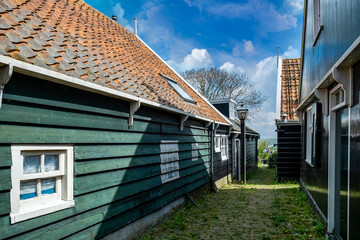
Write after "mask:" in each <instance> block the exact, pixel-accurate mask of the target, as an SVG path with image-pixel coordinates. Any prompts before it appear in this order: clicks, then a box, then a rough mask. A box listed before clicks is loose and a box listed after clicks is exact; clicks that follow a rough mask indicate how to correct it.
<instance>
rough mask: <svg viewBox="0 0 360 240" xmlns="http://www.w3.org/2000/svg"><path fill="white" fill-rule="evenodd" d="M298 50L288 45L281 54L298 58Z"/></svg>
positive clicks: (284, 56)
mask: <svg viewBox="0 0 360 240" xmlns="http://www.w3.org/2000/svg"><path fill="white" fill-rule="evenodd" d="M300 55H301V53H300V50H299V49H296V48H293V47H292V46H289V47H288V49H287V50H286V51H285V52H284V53H283V54H282V55H281V57H282V58H300Z"/></svg>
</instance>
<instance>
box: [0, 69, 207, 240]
mask: <svg viewBox="0 0 360 240" xmlns="http://www.w3.org/2000/svg"><path fill="white" fill-rule="evenodd" d="M128 114H129V103H128V102H125V101H121V100H116V99H112V98H108V97H105V96H101V95H97V94H93V93H89V92H85V91H81V90H77V89H73V88H70V87H65V86H61V85H57V84H54V83H51V82H47V81H42V80H38V79H35V78H31V77H27V76H23V75H19V74H14V75H13V77H12V80H11V81H10V82H9V83H8V85H7V86H6V88H5V92H4V99H3V105H2V108H1V109H0V176H1V178H0V239H6V238H14V239H27V238H35V239H59V238H74V239H92V238H100V237H102V236H104V235H106V234H109V233H111V232H113V231H115V230H116V229H119V228H121V227H123V226H125V225H126V224H128V223H131V222H133V221H135V220H137V219H139V218H141V217H143V216H145V215H147V214H150V213H152V212H154V211H156V210H158V209H160V208H162V207H163V206H164V205H165V204H168V203H170V202H172V201H174V200H175V199H177V198H179V197H181V196H183V195H184V194H185V193H187V192H191V191H193V190H195V189H197V188H198V187H200V186H203V185H204V184H206V183H208V182H209V165H210V163H209V160H210V155H209V153H210V135H209V132H208V131H207V130H205V129H204V123H203V122H199V121H195V120H191V119H190V120H188V121H186V123H185V127H184V130H183V131H182V132H180V130H179V123H180V117H179V116H178V115H174V114H171V113H168V112H161V111H158V110H154V109H150V108H147V107H145V106H142V107H141V108H140V109H139V110H138V111H137V112H136V115H135V119H134V125H133V126H132V127H131V128H130V129H129V128H128ZM161 140H178V141H179V159H180V160H179V165H180V170H179V173H180V178H178V179H176V180H174V181H170V182H168V183H165V184H162V182H161V169H160V161H161V160H160V155H159V154H160V142H161ZM14 143H18V144H73V145H74V155H75V157H74V200H75V207H73V208H69V209H66V210H62V211H58V212H55V213H51V214H48V215H44V216H41V217H37V218H34V219H30V220H27V221H23V222H19V223H16V224H12V225H11V224H10V219H9V213H10V211H11V209H10V189H11V186H12V185H11V172H10V167H11V165H12V160H11V151H10V146H11V144H14ZM192 143H198V146H199V159H198V160H197V161H192V159H191V157H192V155H191V146H192V145H191V144H192Z"/></svg>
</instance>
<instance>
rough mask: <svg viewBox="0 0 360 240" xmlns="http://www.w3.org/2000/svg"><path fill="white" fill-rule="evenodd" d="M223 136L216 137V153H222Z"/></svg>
mask: <svg viewBox="0 0 360 240" xmlns="http://www.w3.org/2000/svg"><path fill="white" fill-rule="evenodd" d="M220 138H221V136H220V135H216V136H215V138H214V145H215V147H214V150H215V152H221V147H220V142H221V139H220Z"/></svg>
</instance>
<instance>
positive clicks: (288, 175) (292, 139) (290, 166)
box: [277, 123, 302, 181]
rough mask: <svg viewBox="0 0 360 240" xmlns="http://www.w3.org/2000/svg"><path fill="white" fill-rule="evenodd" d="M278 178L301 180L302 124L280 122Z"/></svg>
mask: <svg viewBox="0 0 360 240" xmlns="http://www.w3.org/2000/svg"><path fill="white" fill-rule="evenodd" d="M277 133H278V134H277V135H278V137H277V141H278V159H277V176H278V180H279V181H281V180H299V178H300V162H301V161H300V159H301V151H302V149H301V125H300V124H299V123H294V124H291V125H290V124H278V132H277Z"/></svg>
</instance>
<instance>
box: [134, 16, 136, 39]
mask: <svg viewBox="0 0 360 240" xmlns="http://www.w3.org/2000/svg"><path fill="white" fill-rule="evenodd" d="M134 34H135V35H136V36H137V19H136V18H134Z"/></svg>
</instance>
